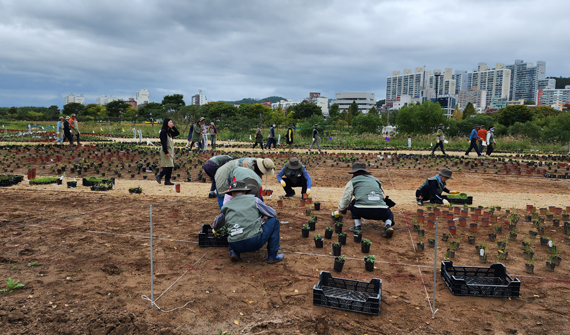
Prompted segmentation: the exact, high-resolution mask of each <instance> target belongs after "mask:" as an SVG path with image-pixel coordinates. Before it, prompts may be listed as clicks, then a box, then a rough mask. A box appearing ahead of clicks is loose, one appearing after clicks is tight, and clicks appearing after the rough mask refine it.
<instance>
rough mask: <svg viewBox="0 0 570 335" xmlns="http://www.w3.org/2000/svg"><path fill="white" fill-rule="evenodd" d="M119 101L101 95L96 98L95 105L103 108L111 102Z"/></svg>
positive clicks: (109, 96)
mask: <svg viewBox="0 0 570 335" xmlns="http://www.w3.org/2000/svg"><path fill="white" fill-rule="evenodd" d="M117 100H119V98H115V97H113V96H111V95H102V96H100V97H98V98H97V105H100V106H105V105H106V104H108V103H109V102H111V101H117Z"/></svg>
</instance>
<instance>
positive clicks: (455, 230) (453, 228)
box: [447, 226, 457, 235]
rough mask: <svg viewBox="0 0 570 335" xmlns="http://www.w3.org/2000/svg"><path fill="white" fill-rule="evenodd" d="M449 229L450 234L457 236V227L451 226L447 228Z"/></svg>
mask: <svg viewBox="0 0 570 335" xmlns="http://www.w3.org/2000/svg"><path fill="white" fill-rule="evenodd" d="M447 229H449V233H450V234H451V235H455V234H457V227H455V226H449V227H447Z"/></svg>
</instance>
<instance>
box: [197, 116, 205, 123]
mask: <svg viewBox="0 0 570 335" xmlns="http://www.w3.org/2000/svg"><path fill="white" fill-rule="evenodd" d="M204 120H206V119H205V118H204V117H203V116H202V117H201V118H200V121H198V122H202V121H204Z"/></svg>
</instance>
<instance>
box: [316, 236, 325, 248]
mask: <svg viewBox="0 0 570 335" xmlns="http://www.w3.org/2000/svg"><path fill="white" fill-rule="evenodd" d="M322 247H323V239H322V238H321V239H319V240H315V248H319V249H320V248H322Z"/></svg>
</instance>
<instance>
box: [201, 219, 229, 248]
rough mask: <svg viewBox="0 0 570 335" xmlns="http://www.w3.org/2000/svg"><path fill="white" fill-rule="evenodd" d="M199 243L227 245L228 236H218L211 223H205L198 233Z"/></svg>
mask: <svg viewBox="0 0 570 335" xmlns="http://www.w3.org/2000/svg"><path fill="white" fill-rule="evenodd" d="M198 245H199V246H201V247H227V246H228V237H227V236H223V237H216V236H214V233H213V232H212V227H211V226H210V225H209V224H203V225H202V230H201V231H200V232H199V233H198Z"/></svg>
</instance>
